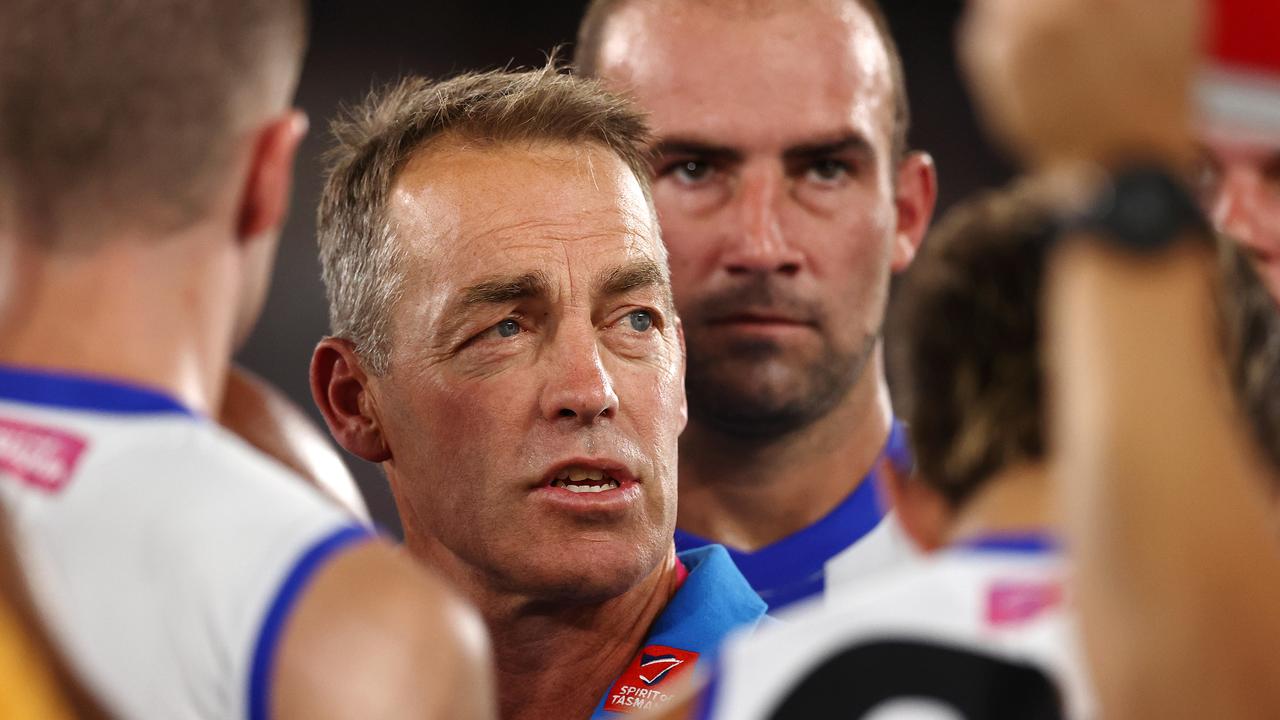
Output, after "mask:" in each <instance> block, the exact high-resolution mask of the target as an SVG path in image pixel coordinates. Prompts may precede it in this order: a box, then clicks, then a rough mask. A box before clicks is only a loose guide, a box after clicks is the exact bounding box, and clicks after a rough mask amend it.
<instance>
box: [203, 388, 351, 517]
mask: <svg viewBox="0 0 1280 720" xmlns="http://www.w3.org/2000/svg"><path fill="white" fill-rule="evenodd" d="M218 422H219V423H220V424H221V425H222V426H223V427H225V428H227V429H228V430H230V431H231V432H233V433H235V434H237V435H239V436H240V437H241V438H242V439H244V440H245V441H246V442H248V443H249V444H250V445H252V446H254V447H255V448H257V449H258V450H259V451H261V452H262V453H264V454H266V455H270V456H271V457H273V458H275V459H276V460H278V461H279V462H280V463H282V464H283V465H284V466H285V467H288V468H289V469H290V470H292V471H293V472H294V473H295V474H297V475H298V476H300V477H302V478H303V479H304V480H306V481H307V482H308V483H310V484H311V485H312V486H314V487H315V488H317V489H318V490H320V491H321V492H323V493H324V494H326V495H328V496H329V497H330V498H332V499H333V501H334V502H336V503H338V504H339V505H341V506H342V508H343V509H344V510H346V511H347V512H349V513H351V515H352V516H353V517H356V518H359V519H361V520H364V521H365V522H369V510H368V508H366V507H365V504H364V498H363V497H362V496H361V495H360V488H359V487H357V486H356V481H355V478H353V477H351V473H350V471H348V470H347V466H346V464H344V463H343V462H342V458H341V457H339V455H338V453H337V452H336V451H335V450H334V449H333V445H332V444H331V441H330V439H329V438H328V437H327V436H325V435H324V434H323V433H322V432H321V431H320V430H319V429H318V428H316V426H315V425H314V424H312V422H311V420H310V418H308V417H307V416H306V414H305V413H304V412H303V411H302V408H299V407H298V406H297V405H295V404H294V403H293V401H291V400H289V398H288V397H286V396H285V395H284V393H282V392H280V391H279V390H277V389H276V388H274V387H272V386H271V384H270V383H268V382H267V381H266V380H263V379H262V378H260V377H258V376H257V375H255V374H253V373H252V372H250V371H249V370H247V369H245V368H242V367H240V366H238V365H237V366H233V367H232V368H231V373H230V374H229V375H228V376H227V388H226V391H225V392H224V393H223V397H222V408H221V410H220V411H219V413H218Z"/></svg>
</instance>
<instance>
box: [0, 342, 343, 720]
mask: <svg viewBox="0 0 1280 720" xmlns="http://www.w3.org/2000/svg"><path fill="white" fill-rule="evenodd" d="M0 500H2V501H3V503H4V508H5V511H6V512H7V513H8V514H9V516H10V521H11V524H12V527H13V532H14V536H15V537H14V540H15V544H16V546H17V548H18V552H19V554H20V555H21V558H22V561H23V564H24V568H25V570H26V572H27V576H28V579H29V582H30V585H31V591H32V594H33V595H34V598H35V600H36V603H37V605H38V607H39V608H40V610H41V612H42V615H43V619H44V621H45V622H46V624H47V625H48V627H49V630H50V632H51V634H52V635H53V636H54V638H55V640H56V641H57V643H58V645H59V646H60V647H61V649H62V651H63V652H64V654H65V655H66V656H67V658H68V660H69V662H70V663H71V665H72V667H73V668H74V669H75V670H76V671H77V673H78V674H79V675H80V676H81V677H82V678H83V679H84V681H85V682H86V684H87V685H88V686H89V688H90V690H92V691H93V692H94V693H95V694H96V695H97V697H99V698H100V699H101V700H102V702H103V703H104V704H105V705H106V707H107V708H108V709H109V710H110V711H111V712H112V713H114V714H116V715H119V716H121V717H128V718H166V719H168V718H244V717H249V718H260V717H266V715H267V709H268V708H269V703H270V699H269V692H270V677H271V666H272V661H273V657H274V652H275V648H276V644H277V642H278V641H279V639H280V634H281V631H282V628H283V625H284V622H285V621H286V619H287V617H288V614H289V611H290V607H291V605H292V603H293V601H294V600H296V599H297V597H298V596H299V595H300V593H301V592H302V591H303V590H304V589H305V587H306V583H307V580H308V578H309V577H310V576H312V575H313V574H314V571H315V570H317V569H318V568H320V567H322V566H323V564H324V563H325V562H326V560H327V559H329V558H331V557H333V555H334V554H335V553H336V552H337V551H339V550H340V549H342V548H346V547H349V546H350V545H351V543H353V542H358V541H360V540H363V539H365V538H367V537H369V531H368V530H367V529H366V528H364V527H362V526H359V525H357V524H355V523H354V522H353V520H352V519H351V518H349V517H348V516H346V515H345V514H344V513H343V512H342V511H341V510H339V509H337V508H336V507H334V506H332V505H330V504H329V503H328V502H326V501H325V500H323V499H322V498H321V497H320V496H319V495H318V494H317V493H316V492H314V491H312V490H311V489H310V488H308V487H306V486H305V485H304V483H303V482H302V480H300V479H299V478H296V477H294V476H293V475H291V474H290V473H289V472H288V471H287V470H285V469H284V467H283V466H281V465H278V464H277V463H275V462H274V461H272V460H270V459H268V458H267V457H265V456H263V455H260V454H259V453H257V451H255V450H253V449H252V448H250V447H249V446H248V445H246V444H244V443H242V442H241V441H240V440H239V439H237V438H236V437H235V436H233V435H231V434H230V433H228V432H225V431H223V430H222V429H221V428H219V427H218V426H217V424H216V423H214V422H212V421H210V420H208V419H206V418H202V417H200V416H198V415H195V414H193V413H191V412H189V411H188V410H187V409H186V408H184V407H183V406H182V405H180V404H178V403H177V402H176V401H174V400H173V399H171V398H169V397H167V396H165V395H163V394H160V393H157V392H155V391H152V390H148V389H144V388H139V387H135V386H130V385H125V384H121V383H117V382H114V381H107V380H98V379H88V378H83V377H76V376H67V375H58V374H53V373H45V372H35V371H29V370H18V369H13V368H6V367H3V366H0Z"/></svg>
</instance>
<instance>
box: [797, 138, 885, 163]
mask: <svg viewBox="0 0 1280 720" xmlns="http://www.w3.org/2000/svg"><path fill="white" fill-rule="evenodd" d="M850 151H852V152H854V153H856V154H858V155H861V156H863V157H866V158H874V157H875V156H876V149H875V147H874V146H873V145H872V144H871V142H870V141H869V140H867V139H866V138H865V137H863V135H862V134H861V133H848V134H846V135H842V136H840V137H838V138H836V139H834V140H819V141H817V142H810V143H801V144H799V145H793V146H792V147H789V148H787V149H786V150H785V151H784V152H783V157H785V158H786V159H788V160H812V159H814V158H819V157H825V156H828V155H838V154H840V153H843V152H850Z"/></svg>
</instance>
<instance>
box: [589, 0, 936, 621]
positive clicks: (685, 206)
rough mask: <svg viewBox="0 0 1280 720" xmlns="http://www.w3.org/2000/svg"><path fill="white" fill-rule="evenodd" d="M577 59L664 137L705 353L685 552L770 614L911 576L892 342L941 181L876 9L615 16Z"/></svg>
mask: <svg viewBox="0 0 1280 720" xmlns="http://www.w3.org/2000/svg"><path fill="white" fill-rule="evenodd" d="M575 59H576V61H577V63H578V66H579V70H580V71H581V72H583V73H584V74H587V75H592V76H595V77H599V78H601V79H602V80H603V81H604V82H605V83H606V85H608V86H609V87H611V88H613V89H615V90H618V91H620V92H623V93H625V94H628V95H629V96H631V97H632V98H634V99H635V101H636V102H637V103H638V104H639V105H640V106H641V107H642V108H643V109H645V110H646V111H648V113H649V114H650V119H651V123H652V124H653V128H654V132H655V134H656V140H655V143H654V149H655V150H656V152H655V160H654V164H653V168H652V169H653V183H654V201H655V203H656V205H657V208H658V214H659V219H660V222H661V225H662V233H663V239H664V241H665V242H666V245H667V248H668V250H669V252H670V254H671V282H672V288H673V290H674V292H675V297H676V305H677V307H678V309H679V311H680V316H681V318H682V319H683V321H684V328H685V337H686V340H687V342H688V348H689V372H688V380H687V385H688V393H689V427H688V430H687V431H686V432H685V433H684V435H683V436H682V437H681V440H680V515H679V520H678V526H679V530H678V531H677V536H676V542H677V545H678V546H679V547H682V548H688V547H696V546H699V545H702V544H705V543H707V542H719V543H724V544H725V545H726V546H728V547H729V548H730V551H731V554H732V555H733V558H734V560H735V561H736V562H737V563H738V566H739V568H740V569H741V570H742V571H743V573H744V574H745V575H746V576H747V579H748V580H750V581H751V584H752V586H753V587H755V589H756V590H757V591H758V592H759V593H760V595H761V597H762V598H764V599H765V600H766V601H767V602H768V603H769V605H770V608H771V609H773V610H777V609H779V608H782V607H785V606H786V605H788V604H790V603H793V602H795V601H797V600H801V599H804V598H806V597H810V596H813V595H816V594H818V593H821V592H822V591H823V588H824V586H826V585H831V584H840V583H841V582H844V581H846V580H849V579H855V578H860V577H863V576H865V575H866V574H868V573H870V572H872V571H874V570H877V569H880V568H884V567H891V566H894V565H896V564H898V563H900V562H901V561H903V560H904V559H905V558H907V557H909V556H910V554H911V550H910V549H909V548H910V544H909V542H908V541H907V540H906V539H905V536H903V535H902V534H901V532H900V531H899V529H898V527H897V526H896V524H895V523H894V522H892V521H890V522H883V521H882V520H883V518H884V512H883V509H882V505H881V504H880V503H879V502H878V499H877V497H876V490H875V480H874V474H873V472H872V468H873V467H874V466H875V464H876V462H877V460H878V459H879V458H881V457H889V458H891V459H892V460H894V461H896V462H900V463H905V462H906V450H905V442H904V441H905V438H904V435H903V432H902V429H901V428H900V427H899V426H898V425H896V424H895V422H894V420H893V413H892V410H891V408H890V404H889V394H888V388H887V386H886V384H885V377H884V370H883V362H882V360H881V350H880V348H881V342H880V329H881V324H882V323H883V320H884V310H885V303H886V299H887V296H888V287H889V277H890V275H891V274H892V273H894V272H896V271H899V270H902V269H904V268H906V267H907V265H908V264H909V263H910V262H911V259H912V257H913V255H914V254H915V251H916V248H917V246H918V245H919V243H920V240H921V238H922V237H923V235H924V231H925V228H926V226H927V225H928V223H929V219H930V216H931V214H932V212H933V204H934V197H935V177H934V170H933V165H932V161H931V160H930V159H929V157H928V156H927V155H925V154H923V153H918V152H908V151H907V150H906V132H907V121H908V109H907V97H906V88H905V86H904V81H903V77H902V67H901V62H900V60H899V57H898V53H897V49H896V47H895V46H894V44H893V41H892V38H891V37H890V36H889V33H888V28H887V27H886V25H885V23H884V18H883V16H882V15H881V13H880V11H879V9H878V8H877V7H876V5H875V3H874V2H872V1H870V0H865V1H861V0H859V1H855V0H802V1H797V0H777V1H769V0H757V1H750V2H748V1H744V0H698V1H695V2H686V1H684V0H596V2H593V3H592V4H591V5H590V7H589V8H588V10H587V13H586V16H585V18H584V19H583V22H582V26H581V28H580V30H579V42H578V47H577V50H576V58H575Z"/></svg>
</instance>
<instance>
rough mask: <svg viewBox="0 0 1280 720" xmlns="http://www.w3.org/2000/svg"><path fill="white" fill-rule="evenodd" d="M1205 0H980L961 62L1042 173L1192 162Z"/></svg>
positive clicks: (991, 123)
mask: <svg viewBox="0 0 1280 720" xmlns="http://www.w3.org/2000/svg"><path fill="white" fill-rule="evenodd" d="M1201 10H1202V8H1201V3H1200V2H1199V0H970V2H969V10H968V15H967V17H966V18H965V23H964V27H963V28H962V36H961V40H960V54H961V60H962V61H963V63H964V65H965V66H966V70H967V74H968V78H969V84H970V87H971V89H972V91H973V94H974V96H975V98H976V100H977V103H978V106H979V110H980V112H981V114H982V115H983V116H984V118H985V120H986V122H987V125H988V127H989V129H990V130H991V132H993V133H994V134H995V135H996V137H997V139H998V140H1000V141H1002V142H1003V143H1005V144H1006V145H1007V146H1008V147H1009V149H1011V150H1012V151H1013V152H1015V153H1016V154H1017V155H1018V156H1019V157H1020V159H1022V160H1023V161H1024V162H1026V163H1027V164H1029V165H1032V166H1047V165H1054V166H1056V165H1060V164H1063V163H1077V162H1079V161H1086V162H1089V163H1096V164H1101V165H1111V164H1115V163H1122V162H1132V161H1158V162H1165V163H1166V164H1169V165H1173V166H1181V165H1183V164H1184V163H1186V162H1188V160H1189V158H1190V157H1191V148H1192V145H1191V143H1190V139H1191V137H1192V132H1191V127H1192V79H1193V77H1192V76H1193V72H1194V70H1195V66H1196V62H1197V59H1198V57H1199V50H1200V44H1199V38H1200V35H1199V33H1200V15H1201Z"/></svg>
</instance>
